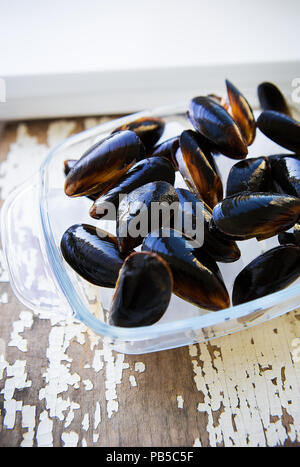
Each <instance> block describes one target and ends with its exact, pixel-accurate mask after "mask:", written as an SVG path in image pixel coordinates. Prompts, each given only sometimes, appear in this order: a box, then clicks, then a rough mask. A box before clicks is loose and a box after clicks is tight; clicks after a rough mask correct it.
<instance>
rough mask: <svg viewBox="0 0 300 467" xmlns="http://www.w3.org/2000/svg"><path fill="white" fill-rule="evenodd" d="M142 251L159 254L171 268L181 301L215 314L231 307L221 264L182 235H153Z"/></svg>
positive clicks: (165, 232)
mask: <svg viewBox="0 0 300 467" xmlns="http://www.w3.org/2000/svg"><path fill="white" fill-rule="evenodd" d="M142 250H143V251H150V252H153V253H157V254H158V255H160V256H161V257H162V258H163V259H164V260H165V261H166V262H167V263H168V264H169V266H170V268H171V271H172V274H173V281H174V285H173V291H174V293H175V294H176V295H178V296H179V297H181V298H183V299H184V300H187V301H188V302H190V303H193V304H194V305H196V306H199V307H202V308H206V309H208V310H212V311H217V310H220V309H223V308H226V307H228V306H229V304H230V298H229V295H228V292H227V289H226V287H225V284H224V282H223V278H222V275H221V272H220V270H219V268H218V266H217V263H216V262H215V261H214V260H213V259H212V258H210V257H209V256H207V255H206V254H205V252H204V251H203V249H197V248H195V247H194V246H192V245H191V243H190V240H189V239H187V238H186V237H184V236H182V235H180V233H179V232H176V231H175V230H173V229H161V230H160V231H157V232H151V233H150V234H149V235H147V237H146V238H145V240H144V242H143V246H142ZM200 250H201V251H200Z"/></svg>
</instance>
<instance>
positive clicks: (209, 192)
mask: <svg viewBox="0 0 300 467" xmlns="http://www.w3.org/2000/svg"><path fill="white" fill-rule="evenodd" d="M175 158H176V162H177V165H178V169H179V171H180V173H181V175H182V177H183V178H184V180H185V182H186V184H187V185H188V187H189V188H190V190H191V191H192V192H193V193H194V194H196V195H199V196H200V197H201V199H203V201H205V203H206V204H208V205H209V206H210V207H214V206H215V205H216V204H217V203H218V202H219V201H220V200H221V199H222V198H223V185H222V181H221V179H220V177H219V175H218V174H217V173H216V172H215V171H214V169H213V168H212V166H211V165H210V163H209V161H208V159H207V158H206V157H205V154H204V152H203V151H202V150H201V148H200V146H199V144H198V141H197V134H196V133H195V132H194V131H192V130H186V131H183V132H182V134H181V136H180V149H178V150H177V152H176V154H175Z"/></svg>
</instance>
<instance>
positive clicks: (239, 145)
mask: <svg viewBox="0 0 300 467" xmlns="http://www.w3.org/2000/svg"><path fill="white" fill-rule="evenodd" d="M188 118H189V120H190V122H191V123H192V125H193V127H194V128H195V130H196V131H198V132H199V133H201V134H202V135H203V136H204V137H205V138H207V139H208V140H210V141H211V142H212V143H213V144H214V145H215V146H217V147H218V148H219V151H220V152H221V153H222V154H225V155H226V156H228V157H231V158H233V159H244V158H245V157H246V156H247V154H248V148H247V143H246V141H245V139H244V137H243V135H242V133H241V130H240V128H239V127H238V125H237V124H236V123H235V121H234V120H233V118H232V117H231V116H230V115H229V113H228V112H227V111H226V109H225V108H224V107H222V106H221V105H220V104H218V103H217V102H215V100H214V99H212V98H209V97H208V96H198V97H194V98H193V99H192V100H191V101H190V104H189V110H188Z"/></svg>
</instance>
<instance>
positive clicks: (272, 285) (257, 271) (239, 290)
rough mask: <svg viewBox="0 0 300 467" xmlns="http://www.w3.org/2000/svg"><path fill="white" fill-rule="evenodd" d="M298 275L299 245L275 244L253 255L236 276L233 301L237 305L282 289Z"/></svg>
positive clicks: (299, 266)
mask: <svg viewBox="0 0 300 467" xmlns="http://www.w3.org/2000/svg"><path fill="white" fill-rule="evenodd" d="M299 276H300V247H298V246H295V245H285V246H279V247H275V248H273V249H271V250H269V251H267V252H266V253H263V254H262V255H260V256H258V257H257V258H255V259H254V260H253V261H252V262H251V263H250V264H248V265H247V266H246V267H245V268H244V269H243V270H242V271H241V272H240V273H239V274H238V276H237V277H236V279H235V282H234V286H233V292H232V303H233V305H238V304H240V303H245V302H248V301H250V300H254V299H256V298H260V297H263V296H265V295H269V294H271V293H274V292H278V291H279V290H282V289H284V288H285V287H287V286H288V285H290V284H291V283H292V282H294V281H295V280H296V279H298V277H299Z"/></svg>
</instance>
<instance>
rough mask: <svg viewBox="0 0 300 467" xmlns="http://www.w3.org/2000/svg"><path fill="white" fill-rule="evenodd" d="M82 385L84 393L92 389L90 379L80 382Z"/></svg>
mask: <svg viewBox="0 0 300 467" xmlns="http://www.w3.org/2000/svg"><path fill="white" fill-rule="evenodd" d="M82 383H83V384H84V388H85V390H86V391H91V390H92V389H93V387H94V385H93V383H92V381H91V380H90V379H84V380H83V381H82Z"/></svg>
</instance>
